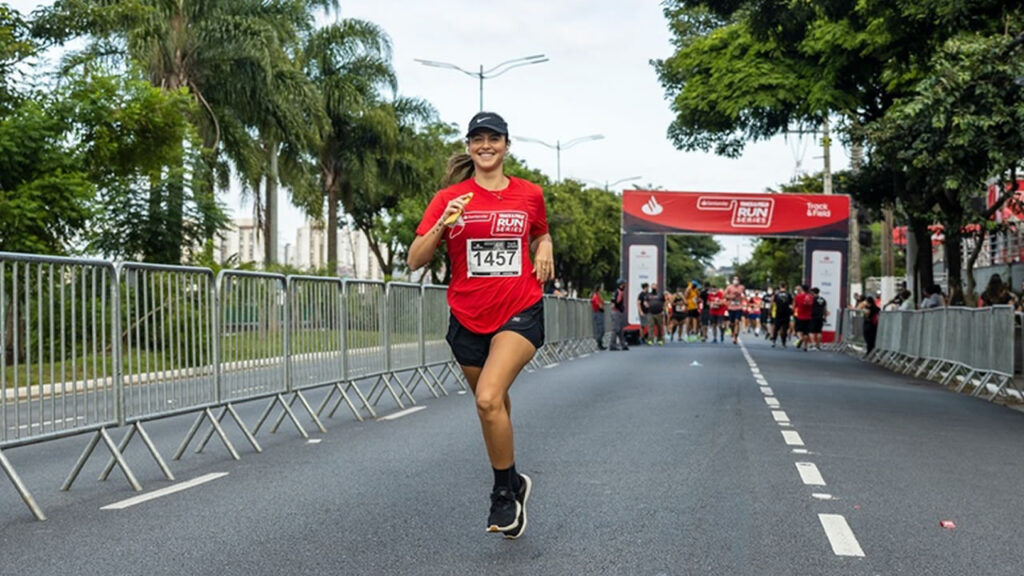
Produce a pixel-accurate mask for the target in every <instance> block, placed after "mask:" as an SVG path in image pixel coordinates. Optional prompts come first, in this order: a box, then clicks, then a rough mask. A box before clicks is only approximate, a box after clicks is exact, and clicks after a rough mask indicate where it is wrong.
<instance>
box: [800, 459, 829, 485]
mask: <svg viewBox="0 0 1024 576" xmlns="http://www.w3.org/2000/svg"><path fill="white" fill-rule="evenodd" d="M796 471H797V472H799V473H800V479H801V480H803V482H804V484H806V485H808V486H824V485H825V479H824V478H822V477H821V472H819V471H818V467H817V466H815V465H814V463H813V462H797V463H796Z"/></svg>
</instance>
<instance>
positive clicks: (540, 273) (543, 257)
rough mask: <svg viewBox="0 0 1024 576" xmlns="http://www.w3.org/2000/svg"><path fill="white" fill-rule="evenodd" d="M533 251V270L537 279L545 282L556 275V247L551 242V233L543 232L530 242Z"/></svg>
mask: <svg viewBox="0 0 1024 576" xmlns="http://www.w3.org/2000/svg"><path fill="white" fill-rule="evenodd" d="M530 251H531V252H533V271H534V273H536V275H537V281H538V282H540V283H541V284H543V283H544V282H547V281H548V280H551V279H553V278H554V277H555V256H554V253H555V249H554V245H553V243H552V242H551V234H541V235H540V236H537V237H536V238H534V239H533V241H532V242H530Z"/></svg>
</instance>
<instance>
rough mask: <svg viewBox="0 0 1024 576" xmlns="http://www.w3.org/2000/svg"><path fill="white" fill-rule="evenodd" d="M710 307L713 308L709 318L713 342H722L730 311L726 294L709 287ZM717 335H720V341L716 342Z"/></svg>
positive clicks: (709, 331)
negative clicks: (727, 315) (727, 314)
mask: <svg viewBox="0 0 1024 576" xmlns="http://www.w3.org/2000/svg"><path fill="white" fill-rule="evenodd" d="M708 306H709V307H710V308H711V314H710V316H709V317H708V318H709V320H710V321H711V324H710V326H709V327H708V333H709V334H710V335H711V341H712V342H716V341H717V342H722V341H723V340H724V337H725V319H726V313H727V312H728V311H729V305H728V303H727V302H726V301H725V293H724V292H722V291H721V290H719V289H717V288H715V287H714V286H713V285H711V286H709V287H708ZM716 334H717V335H718V340H715V335H716Z"/></svg>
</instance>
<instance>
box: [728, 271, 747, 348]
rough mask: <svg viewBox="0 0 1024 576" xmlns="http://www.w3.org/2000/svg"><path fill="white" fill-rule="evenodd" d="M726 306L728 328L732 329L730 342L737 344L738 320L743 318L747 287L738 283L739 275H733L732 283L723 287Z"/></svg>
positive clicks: (738, 333)
mask: <svg viewBox="0 0 1024 576" xmlns="http://www.w3.org/2000/svg"><path fill="white" fill-rule="evenodd" d="M723 296H724V297H725V303H726V306H728V308H729V327H730V328H729V329H730V330H732V343H733V344H739V337H740V320H742V319H743V307H744V306H745V305H746V298H747V289H746V288H744V287H743V284H740V277H739V276H733V277H732V283H731V284H729V285H728V286H726V287H725V292H724V293H723Z"/></svg>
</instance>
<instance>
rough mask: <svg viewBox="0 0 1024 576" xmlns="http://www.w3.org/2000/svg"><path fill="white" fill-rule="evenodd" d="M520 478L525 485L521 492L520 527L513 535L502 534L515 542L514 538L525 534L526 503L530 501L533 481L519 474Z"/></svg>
mask: <svg viewBox="0 0 1024 576" xmlns="http://www.w3.org/2000/svg"><path fill="white" fill-rule="evenodd" d="M520 476H522V478H523V482H524V483H525V484H526V490H525V491H524V492H523V503H522V513H523V522H522V526H519V532H517V533H515V534H509V533H508V532H506V533H505V534H503V536H504V537H505V538H507V539H509V540H515V539H516V538H519V537H520V536H522V535H523V533H524V532H526V502H527V501H528V500H529V499H530V492H531V491H532V490H533V480H531V479H530V477H529V476H527V475H526V474H520ZM516 504H518V502H516ZM510 530H515V527H513V528H510Z"/></svg>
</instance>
